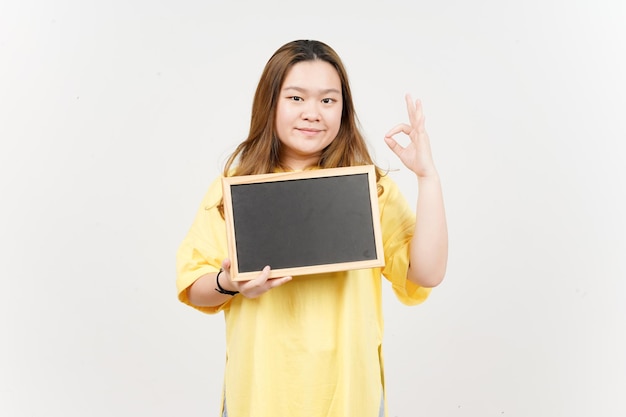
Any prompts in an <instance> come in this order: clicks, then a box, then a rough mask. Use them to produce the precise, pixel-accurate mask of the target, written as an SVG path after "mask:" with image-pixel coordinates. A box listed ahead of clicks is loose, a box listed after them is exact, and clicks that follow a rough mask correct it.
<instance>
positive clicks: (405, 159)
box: [385, 94, 437, 178]
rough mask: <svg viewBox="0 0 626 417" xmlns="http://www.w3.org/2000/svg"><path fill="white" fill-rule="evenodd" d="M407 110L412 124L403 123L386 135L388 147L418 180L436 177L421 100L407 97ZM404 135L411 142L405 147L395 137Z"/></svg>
mask: <svg viewBox="0 0 626 417" xmlns="http://www.w3.org/2000/svg"><path fill="white" fill-rule="evenodd" d="M405 100H406V108H407V111H408V113H409V122H410V124H406V123H401V124H399V125H397V126H395V127H394V128H392V129H391V130H390V131H389V132H387V134H386V135H385V142H386V143H387V146H389V148H390V149H391V150H392V151H393V153H395V154H396V155H397V156H398V158H400V160H401V161H402V163H403V164H404V165H406V167H407V168H409V169H410V170H411V171H413V172H414V173H415V174H416V175H417V176H418V178H425V177H431V176H436V175H437V171H436V169H435V164H434V162H433V157H432V153H431V150H430V139H429V138H428V134H427V133H426V128H425V127H424V112H423V111H422V103H421V101H420V100H416V101H415V102H413V99H412V98H411V95H410V94H407V95H406V96H405ZM398 133H404V134H406V135H408V136H409V138H410V139H411V142H410V143H409V144H407V145H406V146H405V147H403V146H402V145H400V144H399V143H398V142H397V141H396V140H395V139H394V137H393V136H394V135H397V134H398Z"/></svg>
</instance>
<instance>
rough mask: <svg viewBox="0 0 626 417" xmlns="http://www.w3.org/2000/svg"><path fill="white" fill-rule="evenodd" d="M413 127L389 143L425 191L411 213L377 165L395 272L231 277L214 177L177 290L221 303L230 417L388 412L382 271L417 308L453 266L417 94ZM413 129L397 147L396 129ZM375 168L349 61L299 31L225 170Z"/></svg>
mask: <svg viewBox="0 0 626 417" xmlns="http://www.w3.org/2000/svg"><path fill="white" fill-rule="evenodd" d="M406 105H407V110H408V114H409V120H410V123H409V124H404V123H402V124H399V125H397V126H395V127H393V128H392V129H391V130H390V131H389V132H388V133H387V134H386V136H385V138H384V140H385V141H386V143H387V145H388V146H389V147H390V149H391V150H392V151H393V152H394V153H395V154H396V155H397V156H398V157H399V158H400V160H401V161H402V162H403V163H404V165H405V166H406V167H407V168H408V169H410V170H411V171H412V172H413V173H415V175H416V178H417V183H418V186H419V197H418V201H417V207H416V209H415V211H414V210H412V209H411V208H410V207H409V206H408V204H407V203H406V200H405V199H404V197H403V196H402V194H401V193H400V191H399V189H398V187H397V186H396V184H395V183H394V182H393V181H392V180H391V179H390V178H388V177H387V176H385V175H384V173H383V172H382V171H381V170H380V169H378V168H377V183H378V191H379V209H380V213H381V215H380V217H381V218H380V221H381V230H382V237H383V248H384V253H385V267H384V268H382V269H381V268H373V269H364V270H354V271H344V272H338V273H329V274H318V275H307V276H301V277H281V278H271V279H270V278H269V271H270V267H271V265H268V266H266V267H265V269H264V270H263V271H262V272H261V273H260V274H259V275H258V276H257V277H256V278H254V279H252V280H249V281H232V280H231V279H230V274H229V269H230V261H229V259H227V256H228V255H227V254H228V251H227V245H226V231H225V223H224V217H223V203H222V195H221V183H220V179H219V178H218V179H216V180H215V182H214V183H213V184H212V185H211V186H210V188H209V191H208V193H207V194H206V196H205V198H204V200H203V202H202V205H201V207H200V209H199V210H198V213H197V216H196V219H195V221H194V223H193V225H192V227H191V230H190V231H189V234H188V235H187V237H186V238H185V239H184V241H183V242H182V244H181V246H180V248H179V250H178V253H177V272H178V276H177V287H178V296H179V299H180V300H181V301H182V302H184V303H186V304H189V305H191V306H193V307H194V308H197V309H198V310H200V311H203V312H205V313H217V312H220V311H223V312H224V318H225V321H226V351H227V361H226V365H225V378H224V392H223V394H224V395H223V399H224V401H223V403H222V410H221V411H222V415H223V416H226V415H228V416H230V417H243V416H245V417H249V416H255V417H256V416H259V417H265V416H268V417H269V416H271V417H278V416H288V417H299V416H302V417H304V416H306V417H316V416H325V417H333V416H336V417H348V416H358V417H377V416H384V415H385V400H384V379H383V375H384V370H383V357H382V337H383V317H382V306H381V299H382V287H381V286H382V280H381V277H382V276H384V277H385V278H386V279H387V280H388V281H389V282H390V283H391V285H392V288H393V290H394V292H395V294H396V296H397V298H398V299H399V300H400V301H401V302H403V303H404V304H407V305H415V304H418V303H420V302H422V301H424V300H425V299H426V298H427V297H428V294H429V293H430V289H431V288H432V287H434V286H436V285H438V284H439V283H440V282H441V281H442V280H443V277H444V275H445V269H446V264H447V227H446V219H445V211H444V204H443V197H442V191H441V184H440V180H439V175H438V173H437V170H436V169H435V165H434V163H433V159H432V155H431V151H430V145H429V138H428V135H427V134H426V131H425V129H424V117H423V114H422V108H421V104H420V102H419V101H416V102H413V100H412V99H411V97H410V96H408V95H407V96H406ZM400 133H403V134H406V135H408V136H409V137H410V140H411V141H410V143H409V144H408V145H407V146H406V147H402V146H401V145H399V144H398V143H397V142H396V140H395V139H394V136H395V135H397V134H400ZM367 164H373V161H372V159H371V157H370V155H369V152H368V150H367V146H366V144H365V141H364V139H363V136H362V134H361V133H360V132H359V129H358V125H357V119H356V113H355V110H354V105H353V102H352V95H351V92H350V87H349V83H348V77H347V74H346V71H345V68H344V66H343V64H342V62H341V60H340V58H339V56H338V55H337V54H336V52H335V51H334V50H333V49H332V48H330V47H329V46H328V45H326V44H324V43H322V42H319V41H310V40H298V41H293V42H290V43H287V44H285V45H283V46H282V47H281V48H279V49H278V50H277V51H276V52H275V53H274V54H273V56H272V57H271V58H270V60H269V61H268V62H267V64H266V66H265V69H264V71H263V74H262V76H261V79H260V81H259V84H258V87H257V90H256V93H255V97H254V102H253V110H252V117H251V123H250V132H249V134H248V138H247V139H246V140H245V141H244V142H242V143H241V144H240V145H239V146H238V147H237V149H236V150H235V152H234V153H233V154H232V155H231V157H230V158H229V160H228V161H227V163H226V166H225V169H224V174H223V175H225V176H228V175H250V174H262V173H271V172H276V171H279V170H287V171H297V170H303V169H324V168H334V167H344V166H354V165H367Z"/></svg>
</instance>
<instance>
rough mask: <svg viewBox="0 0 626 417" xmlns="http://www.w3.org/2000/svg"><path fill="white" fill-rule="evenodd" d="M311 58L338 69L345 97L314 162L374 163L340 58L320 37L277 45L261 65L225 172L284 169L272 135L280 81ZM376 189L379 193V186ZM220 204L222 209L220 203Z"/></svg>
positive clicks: (339, 164)
mask: <svg viewBox="0 0 626 417" xmlns="http://www.w3.org/2000/svg"><path fill="white" fill-rule="evenodd" d="M314 60H321V61H325V62H327V63H329V64H331V65H332V66H333V67H334V68H335V70H337V74H338V75H339V79H340V81H341V94H342V99H343V100H342V101H343V108H342V113H341V126H340V128H339V132H338V133H337V136H336V137H335V139H334V140H333V141H332V142H331V143H330V145H328V146H327V147H326V148H325V149H324V150H323V151H322V154H321V156H320V159H319V161H318V164H317V167H319V168H338V167H347V166H355V165H374V163H373V160H372V158H371V156H370V154H369V151H368V148H367V144H366V142H365V139H364V138H363V135H362V134H361V131H360V129H359V122H358V118H357V115H356V111H355V109H354V103H353V101H352V92H351V91H350V84H349V82H348V74H347V72H346V69H345V67H344V65H343V63H342V61H341V58H339V55H338V54H337V53H336V52H335V51H334V50H333V49H332V48H331V47H330V46H328V45H326V44H325V43H323V42H320V41H316V40H295V41H292V42H289V43H286V44H285V45H283V46H281V47H280V48H279V49H278V50H277V51H276V52H274V54H273V55H272V57H271V58H270V59H269V61H267V64H265V68H264V69H263V73H262V74H261V79H260V80H259V83H258V85H257V89H256V92H255V94H254V100H253V102H252V116H251V120H250V131H249V133H248V137H247V138H246V140H244V141H243V142H242V143H241V144H240V145H239V146H238V147H237V148H236V149H235V151H234V152H233V153H232V154H231V155H230V157H229V158H228V160H227V161H226V164H225V166H224V176H235V175H253V174H267V173H271V172H275V171H276V170H280V169H287V167H285V166H283V165H282V163H281V160H280V152H281V149H280V147H281V143H280V140H279V139H278V137H277V135H276V103H277V101H278V96H279V93H280V89H281V87H282V84H283V81H284V80H285V77H286V76H287V73H288V72H289V70H290V69H291V67H292V66H293V65H295V64H297V63H299V62H304V61H314ZM311 168H314V167H311ZM381 175H383V173H382V170H381V169H380V168H378V167H376V179H377V181H378V180H379V179H380V177H381ZM378 192H379V193H381V192H382V190H381V189H380V186H379V190H378ZM219 208H220V211H222V209H223V204H222V203H221V202H220V204H219Z"/></svg>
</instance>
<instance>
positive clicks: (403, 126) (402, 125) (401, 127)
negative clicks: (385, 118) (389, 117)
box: [385, 123, 413, 138]
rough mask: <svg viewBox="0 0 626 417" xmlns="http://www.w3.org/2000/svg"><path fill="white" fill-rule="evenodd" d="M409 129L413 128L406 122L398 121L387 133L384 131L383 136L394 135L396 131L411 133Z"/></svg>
mask: <svg viewBox="0 0 626 417" xmlns="http://www.w3.org/2000/svg"><path fill="white" fill-rule="evenodd" d="M411 130H413V128H412V127H411V126H409V125H407V124H406V123H400V124H399V125H396V126H394V127H392V128H391V129H390V130H389V131H388V132H387V133H385V137H386V138H390V137H392V136H394V135H397V134H398V133H404V134H407V135H408V134H410V133H411Z"/></svg>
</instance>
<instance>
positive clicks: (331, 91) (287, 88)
mask: <svg viewBox="0 0 626 417" xmlns="http://www.w3.org/2000/svg"><path fill="white" fill-rule="evenodd" d="M284 90H296V91H299V92H301V93H308V92H309V90H307V89H306V88H302V87H296V86H290V85H288V86H287V87H285V88H283V91H284ZM319 93H320V94H328V93H335V94H341V91H339V90H337V89H336V88H324V89H322V90H319Z"/></svg>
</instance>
